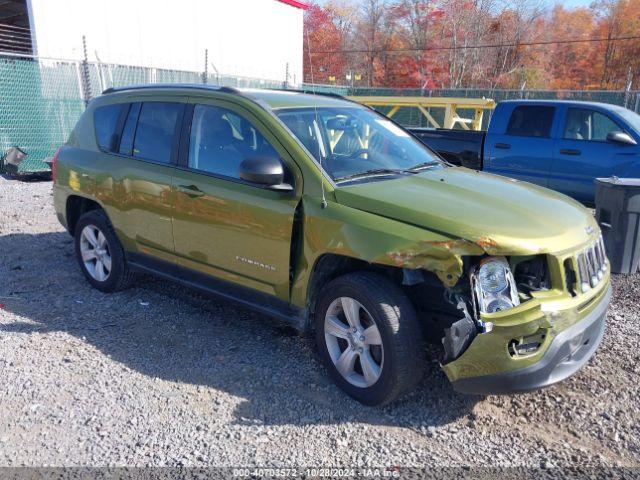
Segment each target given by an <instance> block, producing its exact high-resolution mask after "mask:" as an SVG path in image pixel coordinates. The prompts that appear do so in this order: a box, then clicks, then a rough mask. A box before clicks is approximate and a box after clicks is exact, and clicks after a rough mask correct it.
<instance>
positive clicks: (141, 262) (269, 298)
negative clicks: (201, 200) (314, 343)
mask: <svg viewBox="0 0 640 480" xmlns="http://www.w3.org/2000/svg"><path fill="white" fill-rule="evenodd" d="M127 261H128V263H129V267H130V268H131V270H132V271H136V272H141V273H148V274H151V275H154V276H157V277H160V278H164V279H165V280H170V281H172V282H175V283H178V284H180V285H184V286H186V287H189V288H193V289H195V290H198V291H200V292H202V293H204V294H206V295H213V296H217V297H221V298H224V299H225V300H230V301H233V302H237V303H239V304H241V305H243V306H245V307H247V308H250V309H252V310H255V311H257V312H260V313H263V314H265V315H268V316H270V317H273V318H276V319H278V320H280V321H282V322H284V323H286V324H288V325H290V326H292V327H294V328H295V329H297V330H299V331H303V330H304V329H305V328H306V326H307V322H306V311H305V309H302V308H297V307H294V306H293V305H291V304H290V303H287V302H285V301H282V300H280V299H279V298H276V297H274V296H273V295H268V294H266V293H262V292H258V291H256V290H253V289H250V288H247V287H242V286H240V285H236V284H233V283H230V282H227V281H225V280H220V279H218V278H214V277H212V276H210V275H206V274H203V273H200V272H196V271H194V270H191V269H189V268H186V267H182V266H179V265H176V264H173V263H170V262H166V261H164V260H159V259H156V258H153V257H151V256H149V255H145V254H141V253H127Z"/></svg>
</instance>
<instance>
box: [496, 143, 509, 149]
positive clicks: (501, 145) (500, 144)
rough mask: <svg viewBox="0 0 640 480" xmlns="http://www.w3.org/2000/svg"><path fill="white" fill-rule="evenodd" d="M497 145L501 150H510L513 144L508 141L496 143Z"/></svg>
mask: <svg viewBox="0 0 640 480" xmlns="http://www.w3.org/2000/svg"><path fill="white" fill-rule="evenodd" d="M495 147H496V148H499V149H501V150H509V149H510V148H511V145H510V144H508V143H496V145H495Z"/></svg>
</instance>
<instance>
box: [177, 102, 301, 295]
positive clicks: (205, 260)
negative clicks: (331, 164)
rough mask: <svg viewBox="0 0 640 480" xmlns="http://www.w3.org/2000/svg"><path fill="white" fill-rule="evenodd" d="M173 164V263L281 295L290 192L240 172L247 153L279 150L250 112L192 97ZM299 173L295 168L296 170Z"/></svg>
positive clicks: (285, 286) (278, 153)
mask: <svg viewBox="0 0 640 480" xmlns="http://www.w3.org/2000/svg"><path fill="white" fill-rule="evenodd" d="M187 115H188V116H189V117H190V118H191V122H190V129H189V127H188V126H185V127H183V128H185V129H187V130H186V133H183V140H182V144H181V165H180V166H179V167H178V168H177V169H176V172H175V174H174V177H173V183H172V190H173V195H174V209H173V233H174V240H175V251H176V255H177V261H178V265H180V266H182V267H185V271H186V272H189V271H192V272H196V273H199V274H205V275H209V276H213V277H217V278H218V279H222V280H227V281H230V282H232V283H234V284H237V285H240V286H244V287H249V288H252V289H254V290H258V291H260V292H262V293H267V294H271V295H276V296H277V297H279V298H280V299H281V300H285V301H288V300H289V260H290V246H291V235H292V228H293V217H294V212H295V209H296V205H297V203H298V198H299V197H298V195H297V194H296V193H293V192H286V193H284V192H277V191H274V190H269V189H267V188H263V187H260V186H256V185H254V184H250V183H248V182H245V181H243V180H241V179H240V176H239V167H240V163H241V162H242V161H243V160H244V159H245V158H248V157H266V156H270V157H278V158H280V159H282V160H283V163H284V164H285V168H287V169H288V171H289V173H288V175H289V176H290V178H288V179H287V180H288V181H289V183H295V180H294V177H295V175H294V171H297V170H296V167H295V165H294V164H293V162H292V160H291V159H290V158H289V157H288V154H287V152H286V151H285V150H284V149H283V148H282V146H281V145H280V144H279V143H278V142H277V139H276V138H275V137H273V136H272V135H271V134H270V132H269V131H268V130H267V129H266V128H265V127H264V126H263V125H262V124H261V123H260V122H259V121H258V120H257V119H256V118H254V117H253V116H252V115H251V114H250V112H248V111H245V110H243V109H242V108H241V107H238V106H235V105H234V104H232V103H228V102H222V101H220V102H215V101H211V100H205V99H203V100H202V103H197V102H196V103H192V104H191V105H190V108H189V109H188V112H187ZM298 176H299V175H298Z"/></svg>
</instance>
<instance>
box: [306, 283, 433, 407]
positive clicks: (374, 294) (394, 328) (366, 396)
mask: <svg viewBox="0 0 640 480" xmlns="http://www.w3.org/2000/svg"><path fill="white" fill-rule="evenodd" d="M315 330H316V343H317V346H318V350H319V353H320V357H321V358H322V361H323V362H324V364H325V366H326V367H327V369H328V370H329V374H330V375H331V377H332V378H333V380H334V382H335V383H336V384H337V385H338V386H339V387H340V388H341V389H342V390H344V391H345V392H346V393H347V394H348V395H350V396H351V397H353V398H355V399H356V400H358V401H360V402H362V403H364V404H366V405H385V404H387V403H390V402H392V401H393V400H395V399H396V398H398V396H400V395H402V394H403V393H405V392H407V391H409V390H411V389H412V388H414V387H415V386H416V385H417V384H418V382H419V381H420V380H421V378H422V373H423V371H424V363H425V359H424V356H425V354H424V352H425V349H424V343H423V338H422V332H421V330H420V325H419V323H418V318H417V316H416V313H415V310H414V308H413V305H412V304H411V302H410V301H409V299H408V298H407V297H406V296H405V294H404V293H403V292H402V290H401V289H400V288H399V287H398V286H397V285H396V284H394V283H392V282H391V281H389V280H388V279H387V278H386V277H383V276H382V275H378V274H375V273H370V272H356V273H350V274H347V275H344V276H342V277H339V278H337V279H335V280H333V281H331V282H329V283H328V284H327V285H326V286H325V287H324V288H323V290H322V292H321V293H320V296H319V299H318V302H317V304H316V310H315Z"/></svg>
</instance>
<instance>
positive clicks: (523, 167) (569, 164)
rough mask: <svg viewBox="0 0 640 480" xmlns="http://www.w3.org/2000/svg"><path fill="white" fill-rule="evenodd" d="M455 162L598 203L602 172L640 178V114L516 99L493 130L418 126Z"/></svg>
mask: <svg viewBox="0 0 640 480" xmlns="http://www.w3.org/2000/svg"><path fill="white" fill-rule="evenodd" d="M411 132H412V133H413V134H414V135H416V136H417V137H418V138H420V140H421V141H422V142H423V143H425V144H426V145H427V146H429V147H430V148H431V149H432V150H435V151H436V152H438V153H439V154H440V155H441V156H442V157H443V158H444V159H445V160H447V161H448V162H449V163H452V164H454V165H458V166H463V167H468V168H472V169H474V170H482V171H485V172H488V173H495V174H498V175H504V176H506V177H511V178H516V179H518V180H524V181H526V182H530V183H535V184H538V185H541V186H543V187H547V188H550V189H552V190H556V191H558V192H561V193H564V194H566V195H569V196H570V197H573V198H574V199H576V200H578V201H580V202H582V203H584V204H587V205H593V203H594V200H595V182H594V179H595V178H597V177H611V176H617V177H631V178H635V177H640V146H639V143H640V115H638V114H636V113H634V112H632V111H631V110H627V109H626V108H622V107H618V106H615V105H609V104H604V103H594V102H575V101H559V100H552V101H551V100H550V101H546V100H509V101H504V102H500V103H499V104H498V106H497V107H496V109H495V111H494V113H493V115H492V118H491V121H490V123H489V127H488V129H487V131H486V132H479V131H468V130H446V129H435V130H434V129H424V128H422V129H421V128H414V129H411Z"/></svg>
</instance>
